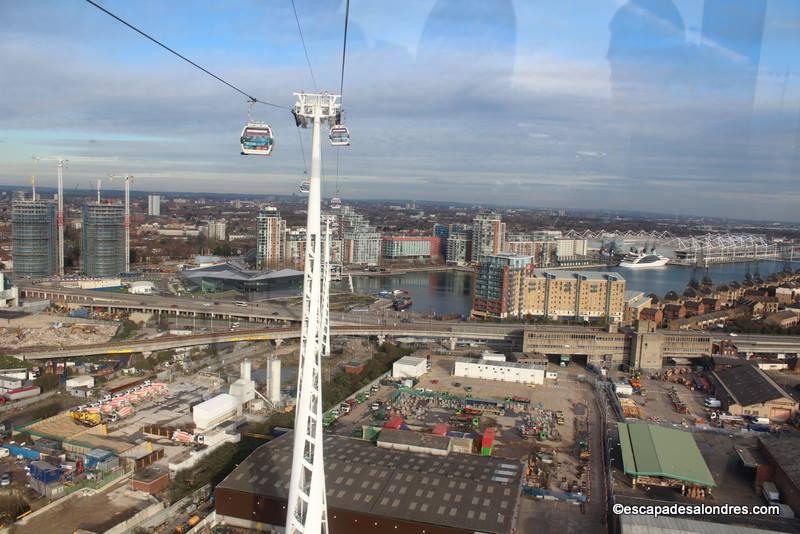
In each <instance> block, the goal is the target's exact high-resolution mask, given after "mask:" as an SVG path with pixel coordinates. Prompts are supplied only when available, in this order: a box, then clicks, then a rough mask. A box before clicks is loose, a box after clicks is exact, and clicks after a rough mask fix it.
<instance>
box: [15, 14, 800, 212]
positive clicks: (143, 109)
mask: <svg viewBox="0 0 800 534" xmlns="http://www.w3.org/2000/svg"><path fill="white" fill-rule="evenodd" d="M100 3H101V4H102V5H104V6H106V7H107V8H108V9H110V10H112V11H114V12H115V13H117V14H118V15H120V16H121V17H123V18H125V19H127V20H129V21H130V22H131V23H133V24H135V25H138V26H140V27H141V28H142V29H144V30H145V31H147V32H149V33H151V34H152V35H154V36H156V37H158V38H160V39H161V40H163V41H164V42H165V43H166V44H168V45H170V46H173V47H174V48H176V49H178V50H179V51H181V52H182V53H184V54H185V55H187V56H188V57H190V58H191V59H194V60H196V61H197V62H199V63H201V64H202V65H204V66H206V67H207V68H209V69H210V70H212V71H213V72H216V73H218V74H220V75H221V76H223V77H225V78H227V79H229V80H230V81H232V82H233V83H235V84H237V85H239V86H241V87H242V88H244V89H245V90H246V91H248V92H249V93H251V94H254V95H255V96H257V97H259V98H261V99H264V100H269V101H272V102H275V103H278V104H282V105H286V106H290V105H291V104H292V103H293V99H292V95H291V94H292V92H293V91H296V90H301V89H305V90H313V89H314V88H313V85H312V82H311V77H310V75H309V73H308V68H307V66H306V64H305V57H304V55H303V50H302V48H301V45H300V40H299V37H298V35H297V29H296V25H295V21H294V17H293V15H292V9H291V3H290V2H288V1H284V0H275V1H270V2H267V1H262V2H249V3H247V4H244V5H240V6H239V7H237V8H236V9H232V8H231V4H229V3H227V2H215V1H210V0H209V1H197V2H183V3H176V2H173V3H165V2H160V1H157V0H140V1H137V2H123V1H119V0H101V1H100ZM296 5H297V9H298V12H299V15H300V20H301V23H302V26H303V31H304V34H305V38H306V43H307V44H308V48H309V53H310V56H311V62H312V66H313V69H314V73H315V76H316V79H317V81H318V83H319V85H320V87H319V88H320V89H330V90H336V89H338V83H339V68H340V52H341V32H342V22H343V2H339V1H327V0H313V1H311V0H296ZM397 6H398V4H396V3H388V2H368V1H366V0H352V1H351V27H350V28H351V33H350V42H349V47H348V52H349V53H348V63H347V72H346V77H345V91H344V104H345V108H346V112H347V123H348V125H349V126H350V128H351V132H352V137H353V145H352V146H351V147H349V148H344V149H337V150H338V151H339V178H338V180H337V178H336V174H337V173H336V157H337V156H336V151H335V150H334V149H333V148H332V147H325V149H324V153H323V158H324V171H325V181H324V186H323V187H324V193H325V194H326V195H329V196H330V195H333V194H334V193H335V190H336V187H337V186H336V184H337V182H338V187H339V191H340V193H339V194H340V196H342V197H343V198H344V199H347V198H414V199H433V200H443V201H448V200H451V201H459V202H473V203H496V204H509V205H527V206H552V207H566V208H593V207H596V208H603V209H635V210H643V211H646V210H652V211H658V212H662V213H680V214H687V213H688V214H708V215H715V216H725V215H730V216H734V217H750V218H767V219H781V220H800V210H799V209H798V205H800V204H799V202H800V185H799V184H798V173H800V146H799V145H800V83H798V76H800V64H798V63H799V62H800V60H798V58H800V54H799V53H798V52H800V50H798V48H800V46H798V44H799V43H798V40H800V5H798V2H796V1H794V0H674V1H673V0H631V1H619V0H562V1H560V2H555V1H544V0H540V1H530V0H526V1H511V0H496V1H493V2H485V1H483V2H480V1H477V0H409V1H406V2H403V4H402V8H398V7H397ZM0 72H3V76H0V95H2V97H1V98H0V183H5V184H25V183H27V182H28V176H29V175H30V174H33V173H35V174H37V175H39V179H38V182H39V183H45V184H46V183H48V180H49V181H54V174H55V172H54V171H55V169H54V168H51V167H53V166H52V165H49V164H47V163H44V162H40V163H38V164H36V163H35V162H33V161H32V160H31V159H30V157H31V155H32V154H34V153H38V154H66V155H93V156H107V157H114V158H117V159H116V160H115V161H113V162H108V163H91V164H90V163H83V164H80V163H77V162H76V163H75V164H73V165H72V166H71V168H70V169H69V172H68V174H67V177H66V183H67V187H68V188H69V187H74V185H76V184H80V185H81V186H82V187H83V186H86V185H88V183H89V181H90V180H92V179H95V178H97V177H100V176H104V175H105V174H107V173H109V172H134V173H135V172H147V173H169V175H170V177H169V178H167V179H158V180H147V179H142V180H139V181H137V183H136V188H137V189H139V190H176V191H212V192H248V193H265V194H268V193H292V192H295V191H296V190H297V186H298V183H299V182H300V181H302V179H303V177H302V174H303V161H302V158H301V155H300V154H301V152H300V147H299V141H298V136H297V132H296V131H295V130H296V128H295V127H294V124H293V122H292V121H291V118H290V116H289V115H288V113H286V112H283V111H281V110H276V109H272V108H267V107H260V108H257V111H256V114H257V116H258V118H261V119H263V120H268V121H269V122H270V123H271V124H272V125H273V127H274V130H275V133H276V145H275V151H274V155H273V156H271V157H269V158H243V157H242V156H240V155H239V150H238V145H237V142H238V137H239V133H240V131H241V127H242V123H243V122H244V120H245V119H246V115H247V106H246V104H245V102H244V98H243V97H242V96H241V95H239V94H237V93H235V92H233V91H231V90H230V89H229V88H227V87H225V86H223V85H221V84H219V83H218V82H216V81H214V80H213V79H211V78H208V77H206V76H205V75H204V74H202V73H201V72H199V71H197V70H195V69H193V68H192V67H190V66H188V65H186V64H184V63H182V62H180V61H179V60H178V59H177V58H175V57H174V56H171V55H169V54H167V53H166V52H165V51H163V50H162V49H160V48H158V47H156V46H155V45H153V44H152V43H150V42H149V41H147V40H145V39H144V38H142V37H140V36H138V35H137V34H135V33H133V32H132V31H131V30H129V29H127V28H125V27H124V26H122V25H121V24H119V23H118V22H116V21H114V20H112V19H111V18H109V17H108V16H107V15H105V14H103V13H101V12H99V11H98V10H96V9H94V8H93V7H91V6H90V5H89V4H87V3H85V2H83V1H80V0H49V1H48V0H44V1H41V2H35V3H32V2H27V1H23V0H7V1H5V2H0ZM787 72H788V74H787ZM302 136H303V139H304V142H305V144H306V154H308V143H309V139H310V135H309V132H307V131H304V132H303V133H302ZM108 187H111V188H113V187H117V184H108Z"/></svg>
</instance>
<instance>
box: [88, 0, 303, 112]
mask: <svg viewBox="0 0 800 534" xmlns="http://www.w3.org/2000/svg"><path fill="white" fill-rule="evenodd" d="M86 2H87V3H88V4H90V5H92V6H94V7H96V8H97V9H99V10H100V11H102V12H103V13H105V14H106V15H108V16H109V17H111V18H113V19H115V20H117V21H118V22H121V23H122V24H124V25H125V26H127V27H128V28H130V29H131V30H133V31H135V32H136V33H138V34H139V35H141V36H142V37H145V38H147V39H149V40H150V41H152V42H154V43H155V44H157V45H158V46H160V47H161V48H163V49H164V50H166V51H168V52H169V53H171V54H174V55H175V56H177V57H179V58H181V59H182V60H184V61H185V62H186V63H188V64H190V65H192V66H193V67H195V68H197V69H200V70H201V71H203V72H204V73H206V74H208V75H209V76H211V77H212V78H214V79H215V80H217V81H219V82H221V83H223V84H225V85H227V86H228V87H230V88H231V89H233V90H234V91H236V92H238V93H241V94H243V95H244V96H246V97H247V99H248V101H249V102H252V103H254V104H264V105H265V106H272V107H274V108H279V109H287V110H288V109H291V108H288V107H286V106H281V105H278V104H273V103H271V102H267V101H266V100H260V99H258V98H256V97H254V96H253V95H251V94H249V93H247V92H245V91H243V90H242V89H239V88H238V87H237V86H235V85H233V84H232V83H230V82H229V81H227V80H225V79H224V78H222V77H220V76H217V75H216V74H214V73H213V72H211V71H209V70H208V69H206V68H205V67H202V66H200V65H198V64H197V63H195V62H194V61H192V60H191V59H189V58H187V57H186V56H184V55H182V54H180V53H179V52H176V51H175V50H173V49H172V48H170V47H168V46H167V45H165V44H164V43H162V42H161V41H159V40H158V39H156V38H155V37H152V36H150V35H148V34H147V33H145V32H144V31H142V30H140V29H139V28H137V27H136V26H134V25H133V24H131V23H130V22H128V21H126V20H124V19H122V18H120V17H118V16H117V15H115V14H114V13H112V12H111V11H109V10H108V9H106V8H104V7H103V6H101V5H99V4H97V3H95V2H94V1H93V0H86ZM292 3H294V0H292Z"/></svg>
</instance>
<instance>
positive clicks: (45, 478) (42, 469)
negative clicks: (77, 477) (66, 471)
mask: <svg viewBox="0 0 800 534" xmlns="http://www.w3.org/2000/svg"><path fill="white" fill-rule="evenodd" d="M30 469H31V476H32V477H33V478H35V479H36V480H39V481H41V482H44V483H45V484H47V483H50V482H55V481H56V480H58V479H60V478H61V469H59V468H58V467H56V466H54V465H53V464H49V463H47V462H42V461H36V462H31V465H30Z"/></svg>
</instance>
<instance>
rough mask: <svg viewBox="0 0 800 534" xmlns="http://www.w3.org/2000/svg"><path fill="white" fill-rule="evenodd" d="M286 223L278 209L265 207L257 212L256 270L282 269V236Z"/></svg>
mask: <svg viewBox="0 0 800 534" xmlns="http://www.w3.org/2000/svg"><path fill="white" fill-rule="evenodd" d="M285 233H286V221H284V220H283V219H282V218H281V214H280V212H278V209H277V208H275V207H272V206H266V207H263V208H261V209H260V210H259V212H258V220H257V222H256V268H257V269H277V268H280V267H283V250H284V242H283V240H284V236H285Z"/></svg>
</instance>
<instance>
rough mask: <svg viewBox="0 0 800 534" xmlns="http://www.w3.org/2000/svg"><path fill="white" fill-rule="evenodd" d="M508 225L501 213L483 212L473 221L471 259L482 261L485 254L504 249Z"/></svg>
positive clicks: (477, 261)
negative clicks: (503, 220) (502, 218)
mask: <svg viewBox="0 0 800 534" xmlns="http://www.w3.org/2000/svg"><path fill="white" fill-rule="evenodd" d="M505 233H506V225H505V223H504V222H502V221H501V219H500V214H499V213H492V212H481V213H479V214H478V215H477V216H476V217H475V219H473V221H472V255H471V256H470V261H472V262H473V263H480V262H481V261H483V258H484V257H485V256H491V255H492V254H498V253H499V252H501V251H502V250H503V241H504V240H505Z"/></svg>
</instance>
